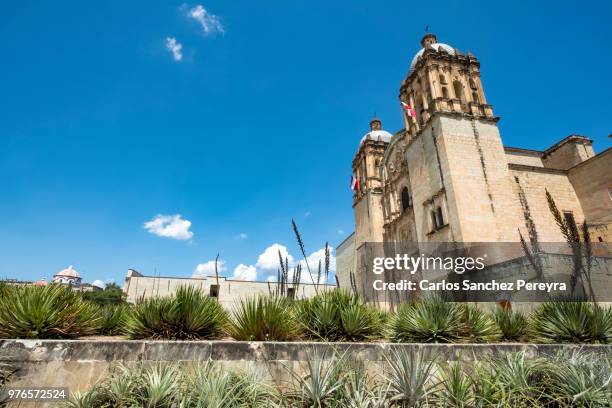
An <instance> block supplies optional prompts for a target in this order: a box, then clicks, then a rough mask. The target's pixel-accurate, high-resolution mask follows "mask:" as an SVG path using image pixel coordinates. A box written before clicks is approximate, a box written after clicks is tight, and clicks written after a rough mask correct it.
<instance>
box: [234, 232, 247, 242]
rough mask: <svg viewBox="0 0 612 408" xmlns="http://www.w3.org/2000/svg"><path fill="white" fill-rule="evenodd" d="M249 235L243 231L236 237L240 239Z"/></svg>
mask: <svg viewBox="0 0 612 408" xmlns="http://www.w3.org/2000/svg"><path fill="white" fill-rule="evenodd" d="M248 237H249V235H248V234H247V233H246V232H241V233H240V234H238V235H236V239H240V240H244V239H247V238H248Z"/></svg>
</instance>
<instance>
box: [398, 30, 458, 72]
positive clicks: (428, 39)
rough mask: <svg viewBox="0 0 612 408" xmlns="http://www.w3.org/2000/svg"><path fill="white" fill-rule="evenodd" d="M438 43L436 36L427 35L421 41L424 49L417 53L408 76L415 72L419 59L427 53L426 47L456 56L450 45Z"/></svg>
mask: <svg viewBox="0 0 612 408" xmlns="http://www.w3.org/2000/svg"><path fill="white" fill-rule="evenodd" d="M437 41H438V40H437V38H436V36H435V35H434V34H426V35H425V37H423V39H422V40H421V45H422V46H423V48H421V49H420V50H419V52H417V53H416V55H415V56H414V58H413V59H412V62H411V63H410V70H409V71H408V75H410V74H411V73H412V72H413V71H414V67H415V66H416V64H417V62H418V61H419V58H420V57H421V56H422V55H423V53H424V52H425V48H426V47H430V48H433V49H434V50H436V51H446V52H448V53H449V54H455V48H453V47H451V46H450V45H448V44H443V43H439V42H437Z"/></svg>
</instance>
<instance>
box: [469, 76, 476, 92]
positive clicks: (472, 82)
mask: <svg viewBox="0 0 612 408" xmlns="http://www.w3.org/2000/svg"><path fill="white" fill-rule="evenodd" d="M470 88H472V89H474V90H476V89H478V87H477V86H476V82H474V80H473V79H472V78H470Z"/></svg>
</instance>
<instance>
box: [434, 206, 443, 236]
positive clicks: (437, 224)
mask: <svg viewBox="0 0 612 408" xmlns="http://www.w3.org/2000/svg"><path fill="white" fill-rule="evenodd" d="M431 224H432V227H433V228H432V229H433V230H434V231H436V230H439V229H440V228H442V227H443V226H444V216H443V215H442V207H436V208H435V209H433V210H431Z"/></svg>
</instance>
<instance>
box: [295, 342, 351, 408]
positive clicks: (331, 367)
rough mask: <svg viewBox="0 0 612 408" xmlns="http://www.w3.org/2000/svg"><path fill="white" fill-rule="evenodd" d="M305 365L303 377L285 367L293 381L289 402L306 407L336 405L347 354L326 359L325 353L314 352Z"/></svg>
mask: <svg viewBox="0 0 612 408" xmlns="http://www.w3.org/2000/svg"><path fill="white" fill-rule="evenodd" d="M306 364H307V365H306V375H305V376H301V375H300V374H299V373H297V372H295V371H294V370H292V369H290V368H288V367H285V368H286V369H287V372H288V373H289V374H290V376H291V377H292V379H293V391H292V392H291V393H290V394H289V395H288V397H289V400H290V402H291V403H294V404H297V405H298V406H307V407H327V406H333V405H334V404H336V405H337V402H338V401H339V400H340V399H341V398H342V394H343V391H344V389H343V387H344V384H345V382H346V374H345V370H346V365H347V353H344V354H342V355H336V354H334V355H332V356H330V357H329V358H328V356H327V353H326V352H318V351H315V352H314V353H312V354H310V355H309V358H308V360H307V363H306Z"/></svg>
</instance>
